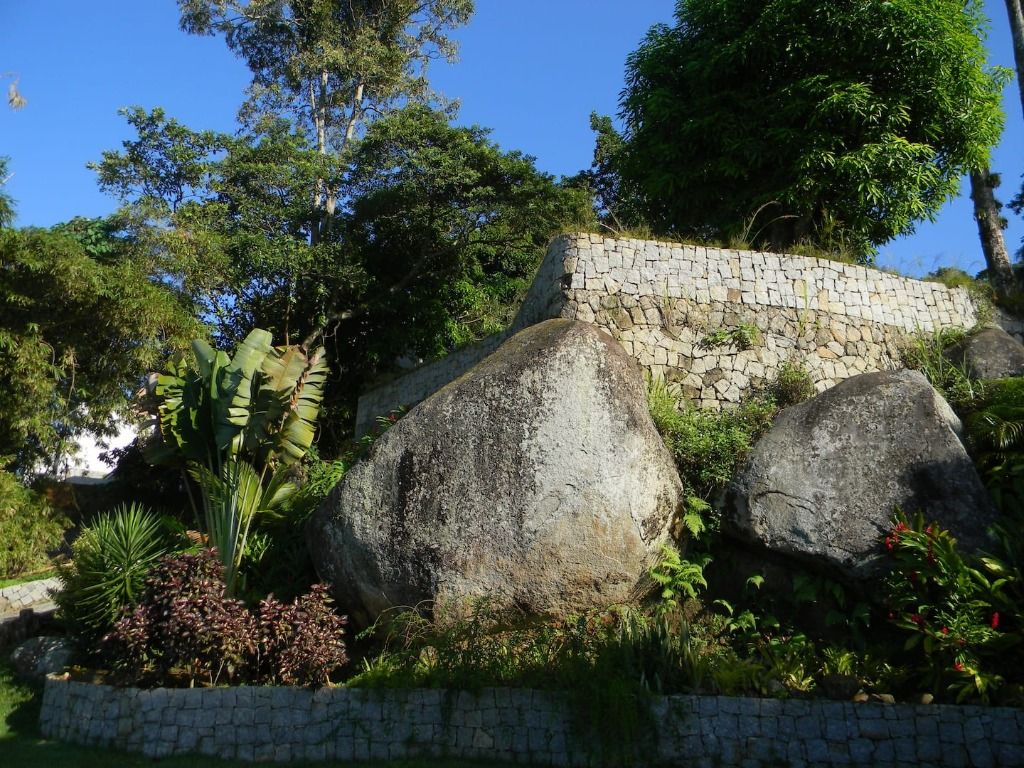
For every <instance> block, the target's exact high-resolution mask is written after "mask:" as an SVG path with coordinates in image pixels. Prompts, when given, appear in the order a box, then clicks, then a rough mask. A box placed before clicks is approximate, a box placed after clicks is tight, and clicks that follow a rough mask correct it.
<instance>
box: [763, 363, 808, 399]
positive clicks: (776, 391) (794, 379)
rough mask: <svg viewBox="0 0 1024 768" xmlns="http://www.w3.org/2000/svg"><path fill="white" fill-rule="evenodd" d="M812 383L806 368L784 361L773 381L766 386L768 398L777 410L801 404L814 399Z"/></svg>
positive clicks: (801, 364) (802, 365)
mask: <svg viewBox="0 0 1024 768" xmlns="http://www.w3.org/2000/svg"><path fill="white" fill-rule="evenodd" d="M814 394H815V389H814V381H812V379H811V374H810V373H808V371H807V367H806V366H805V365H804V364H803V363H802V362H800V361H797V360H786V361H785V362H783V363H782V365H780V366H779V370H778V371H777V372H776V374H775V379H774V380H773V381H772V382H771V384H770V385H769V386H768V396H769V397H771V399H772V400H773V401H774V402H775V404H776V405H777V406H778V407H779V408H787V407H789V406H790V405H796V404H797V403H802V402H803V401H804V400H810V399H811V398H812V397H814Z"/></svg>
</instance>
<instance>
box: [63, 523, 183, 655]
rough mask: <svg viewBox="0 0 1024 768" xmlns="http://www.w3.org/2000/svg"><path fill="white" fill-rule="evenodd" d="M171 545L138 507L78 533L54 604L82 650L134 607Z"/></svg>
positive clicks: (166, 534)
mask: <svg viewBox="0 0 1024 768" xmlns="http://www.w3.org/2000/svg"><path fill="white" fill-rule="evenodd" d="M174 544H175V541H174V537H173V536H172V535H171V534H170V533H169V531H167V530H166V529H165V528H164V526H163V525H162V523H161V521H160V518H158V517H157V516H156V515H154V514H153V513H152V512H150V511H148V510H146V509H145V508H143V507H141V506H139V505H136V504H132V505H128V506H122V507H118V508H117V509H114V510H113V511H111V512H108V513H105V514H102V515H100V516H99V517H98V518H97V519H96V520H95V521H94V522H92V523H91V524H90V525H87V526H85V527H84V528H83V529H82V532H81V534H80V535H79V537H78V538H77V539H76V540H75V543H74V544H73V545H72V552H71V560H70V562H68V563H66V564H62V565H60V566H59V567H58V570H57V575H58V578H59V579H60V582H61V587H60V590H59V591H58V592H57V593H56V596H55V600H56V602H57V606H58V608H59V611H60V615H61V616H62V617H63V619H64V621H65V623H66V625H67V627H68V631H69V632H70V634H71V636H72V637H74V638H75V640H76V641H77V642H78V644H79V645H80V646H81V647H82V649H83V650H87V651H91V650H93V648H94V646H95V643H96V641H98V640H99V639H100V638H101V637H103V635H105V634H106V633H107V632H108V631H110V628H111V627H113V626H114V623H115V622H116V621H117V620H118V619H119V618H120V617H121V615H122V614H123V613H124V612H125V611H126V610H129V609H131V608H133V607H134V606H135V604H136V603H137V602H138V600H139V599H140V598H141V597H142V590H143V585H144V583H145V580H146V577H147V576H148V574H149V571H150V569H152V568H153V566H154V565H155V564H156V563H157V561H158V560H159V559H160V558H161V557H163V556H164V555H166V554H168V553H169V552H170V551H172V550H173V549H174Z"/></svg>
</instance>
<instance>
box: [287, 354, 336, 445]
mask: <svg viewBox="0 0 1024 768" xmlns="http://www.w3.org/2000/svg"><path fill="white" fill-rule="evenodd" d="M328 370H329V369H328V367H327V361H326V360H325V359H324V350H323V348H320V349H318V350H317V351H316V352H315V353H314V354H313V355H312V357H310V359H309V363H308V365H307V367H306V370H305V371H304V372H303V374H302V376H301V377H300V379H299V381H298V383H297V384H296V386H295V390H294V391H293V392H292V396H291V401H290V403H289V408H288V410H287V412H286V414H285V417H284V421H283V423H282V424H281V431H280V432H279V433H278V441H277V442H278V445H277V450H276V451H275V454H276V457H277V458H278V460H280V462H281V463H282V464H285V465H288V464H293V463H295V462H296V461H300V460H301V459H302V457H303V456H304V455H305V453H306V451H308V450H309V447H310V446H311V445H312V444H313V437H314V436H315V435H316V420H317V417H318V416H319V415H320V403H321V401H322V400H323V397H324V385H325V384H326V382H327V373H328Z"/></svg>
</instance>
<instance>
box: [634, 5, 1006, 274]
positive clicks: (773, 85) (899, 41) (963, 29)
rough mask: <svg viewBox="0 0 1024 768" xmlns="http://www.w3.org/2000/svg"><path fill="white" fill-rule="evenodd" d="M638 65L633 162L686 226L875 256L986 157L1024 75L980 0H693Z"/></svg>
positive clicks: (639, 178)
mask: <svg viewBox="0 0 1024 768" xmlns="http://www.w3.org/2000/svg"><path fill="white" fill-rule="evenodd" d="M675 17H676V21H675V24H674V25H673V26H667V25H658V26H655V27H654V28H652V29H651V30H650V32H649V33H648V35H647V37H646V39H645V40H644V42H643V43H642V44H641V46H640V48H639V49H638V50H637V51H636V52H634V53H633V54H632V55H631V56H630V58H629V60H628V62H627V70H628V74H627V85H626V88H625V90H624V91H623V95H622V102H621V103H622V113H623V117H624V119H625V125H626V131H625V150H624V152H623V153H622V155H621V156H620V158H619V161H618V169H619V171H620V172H621V174H622V176H623V179H624V182H625V183H626V184H627V185H628V186H630V187H631V189H632V191H633V194H634V195H635V196H636V198H637V199H638V200H639V202H640V206H641V208H642V209H643V211H644V213H645V215H646V217H647V218H648V219H649V221H650V222H651V224H652V225H653V226H654V227H655V228H656V229H658V230H660V231H663V232H666V233H669V234H673V235H679V236H693V235H697V236H703V237H712V238H714V237H719V238H724V237H729V236H735V235H737V234H740V235H744V234H745V235H746V239H748V240H751V241H752V242H753V243H754V244H757V245H769V246H772V247H775V248H785V247H787V246H790V245H792V244H794V243H797V242H800V241H811V242H814V243H816V244H820V245H824V246H832V247H834V246H844V247H845V248H847V249H852V250H853V251H854V252H856V253H859V254H861V255H867V254H870V253H872V252H873V250H874V248H875V247H876V246H878V245H879V244H881V243H884V242H886V241H887V240H889V239H891V238H893V237H895V236H896V235H899V234H904V233H907V232H909V231H911V230H912V229H913V228H914V225H915V223H916V222H918V221H921V220H923V219H928V218H932V217H934V215H935V213H936V212H937V211H938V209H939V207H940V206H941V205H942V204H943V203H944V202H945V201H946V200H947V199H949V198H950V197H952V196H954V195H955V194H956V193H957V191H958V188H959V181H960V178H961V176H962V175H963V174H964V173H965V172H966V171H968V170H972V169H977V168H981V167H983V166H984V165H985V163H986V161H987V157H988V152H989V149H990V147H991V146H992V145H993V144H994V143H995V142H996V141H997V140H998V138H999V135H1000V131H1001V129H1002V124H1003V116H1002V112H1001V111H1000V92H1001V88H1002V85H1003V82H1004V81H1005V78H1006V73H1005V72H1004V71H1002V70H990V69H986V67H985V50H984V47H983V44H982V42H981V37H982V36H983V33H984V23H983V16H982V14H981V9H980V3H979V2H976V1H975V0H968V2H966V3H965V2H964V1H963V0H679V2H677V5H676V11H675Z"/></svg>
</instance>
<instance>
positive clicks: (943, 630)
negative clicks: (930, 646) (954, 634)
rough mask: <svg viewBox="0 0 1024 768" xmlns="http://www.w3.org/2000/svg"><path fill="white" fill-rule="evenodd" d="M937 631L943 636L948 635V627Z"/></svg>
mask: <svg viewBox="0 0 1024 768" xmlns="http://www.w3.org/2000/svg"><path fill="white" fill-rule="evenodd" d="M939 631H940V632H941V633H942V634H944V635H948V634H949V627H943V628H942V629H940V630H939Z"/></svg>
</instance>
